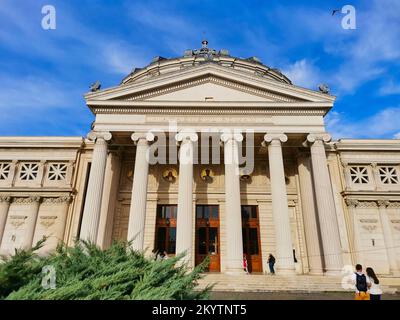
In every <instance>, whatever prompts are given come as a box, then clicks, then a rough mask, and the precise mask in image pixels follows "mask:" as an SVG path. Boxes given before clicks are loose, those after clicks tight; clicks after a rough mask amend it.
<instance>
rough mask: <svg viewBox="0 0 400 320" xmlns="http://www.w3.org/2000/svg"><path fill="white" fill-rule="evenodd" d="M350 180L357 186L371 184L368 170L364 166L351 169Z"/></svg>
mask: <svg viewBox="0 0 400 320" xmlns="http://www.w3.org/2000/svg"><path fill="white" fill-rule="evenodd" d="M350 178H351V182H352V183H356V184H367V183H369V175H368V168H367V167H363V166H354V167H350Z"/></svg>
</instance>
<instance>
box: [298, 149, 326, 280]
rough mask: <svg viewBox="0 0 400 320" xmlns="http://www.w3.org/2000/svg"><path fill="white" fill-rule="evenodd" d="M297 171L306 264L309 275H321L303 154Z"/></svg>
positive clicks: (309, 178)
mask: <svg viewBox="0 0 400 320" xmlns="http://www.w3.org/2000/svg"><path fill="white" fill-rule="evenodd" d="M298 171H299V184H300V197H301V207H302V212H303V221H304V231H305V237H306V245H307V255H308V264H309V268H310V271H309V273H310V274H322V273H323V269H322V257H321V248H320V238H319V234H318V229H319V228H318V223H317V210H316V207H315V199H314V190H313V186H312V183H313V182H312V176H311V163H310V158H309V156H306V155H304V154H303V155H300V157H299V158H298Z"/></svg>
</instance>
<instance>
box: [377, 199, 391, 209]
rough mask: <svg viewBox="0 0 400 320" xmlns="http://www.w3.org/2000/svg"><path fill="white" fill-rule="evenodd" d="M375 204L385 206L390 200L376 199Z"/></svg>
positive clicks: (380, 206)
mask: <svg viewBox="0 0 400 320" xmlns="http://www.w3.org/2000/svg"><path fill="white" fill-rule="evenodd" d="M376 203H377V205H378V207H379V208H386V207H388V206H389V205H390V202H389V201H388V200H385V199H378V200H377V201H376Z"/></svg>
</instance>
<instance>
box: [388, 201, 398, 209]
mask: <svg viewBox="0 0 400 320" xmlns="http://www.w3.org/2000/svg"><path fill="white" fill-rule="evenodd" d="M388 208H400V202H389V205H388Z"/></svg>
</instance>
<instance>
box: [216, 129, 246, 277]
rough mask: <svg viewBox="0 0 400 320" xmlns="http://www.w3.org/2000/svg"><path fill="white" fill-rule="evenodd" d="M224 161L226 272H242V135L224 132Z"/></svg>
mask: <svg viewBox="0 0 400 320" xmlns="http://www.w3.org/2000/svg"><path fill="white" fill-rule="evenodd" d="M221 140H222V141H223V142H224V162H225V219H226V220H225V226H226V232H225V234H226V249H227V250H226V253H227V254H226V264H225V265H226V272H227V273H231V274H237V273H239V274H240V273H243V272H244V271H243V239H242V213H241V207H240V180H239V178H240V176H239V150H238V142H241V141H243V136H242V135H241V134H238V133H224V134H222V135H221Z"/></svg>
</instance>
